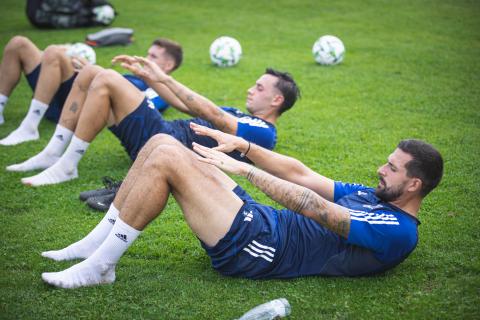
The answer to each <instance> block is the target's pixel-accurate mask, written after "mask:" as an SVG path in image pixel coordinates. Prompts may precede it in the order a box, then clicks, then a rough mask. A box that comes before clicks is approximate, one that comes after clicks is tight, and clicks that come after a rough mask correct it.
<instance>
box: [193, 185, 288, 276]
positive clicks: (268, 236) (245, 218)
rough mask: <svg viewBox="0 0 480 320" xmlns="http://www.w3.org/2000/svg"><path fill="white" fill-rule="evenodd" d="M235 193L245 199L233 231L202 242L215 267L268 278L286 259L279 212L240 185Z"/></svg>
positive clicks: (227, 271)
mask: <svg viewBox="0 0 480 320" xmlns="http://www.w3.org/2000/svg"><path fill="white" fill-rule="evenodd" d="M233 192H234V193H235V194H236V195H237V196H238V197H239V198H240V199H241V200H242V201H243V202H244V204H243V206H242V207H241V208H240V210H239V211H238V213H237V215H236V217H235V219H234V221H233V223H232V226H231V227H230V230H229V231H228V232H227V234H226V235H225V236H224V237H223V238H222V239H221V240H220V241H219V242H218V243H217V244H216V245H215V246H214V247H209V246H207V245H206V244H205V243H203V242H201V243H202V246H203V248H204V249H205V251H206V252H207V254H208V255H209V256H210V259H211V262H212V266H213V268H214V269H215V270H217V271H218V272H220V273H221V274H223V275H227V276H235V277H245V278H251V279H259V278H268V277H270V276H271V275H272V272H274V270H275V269H276V265H277V262H278V261H279V260H280V259H281V258H282V250H281V248H282V246H283V245H282V237H281V228H279V227H278V213H279V211H278V210H276V209H274V208H272V207H269V206H266V205H261V204H258V203H257V202H255V201H254V200H253V199H252V198H251V197H250V196H249V195H248V194H247V193H246V192H245V191H244V190H243V189H242V188H241V187H240V186H237V187H235V189H234V190H233Z"/></svg>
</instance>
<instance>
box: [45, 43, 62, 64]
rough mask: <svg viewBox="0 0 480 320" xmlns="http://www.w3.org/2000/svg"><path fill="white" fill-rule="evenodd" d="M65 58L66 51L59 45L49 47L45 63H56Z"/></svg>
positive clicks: (46, 51) (46, 50)
mask: <svg viewBox="0 0 480 320" xmlns="http://www.w3.org/2000/svg"><path fill="white" fill-rule="evenodd" d="M63 58H65V50H64V49H63V48H62V47H61V46H58V45H50V46H48V47H47V48H46V49H45V51H44V54H43V62H46V63H55V62H58V61H60V60H61V59H63Z"/></svg>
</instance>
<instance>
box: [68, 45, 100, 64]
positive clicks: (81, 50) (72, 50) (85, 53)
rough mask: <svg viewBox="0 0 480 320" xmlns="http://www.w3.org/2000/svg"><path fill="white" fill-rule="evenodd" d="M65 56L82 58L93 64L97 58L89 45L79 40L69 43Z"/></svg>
mask: <svg viewBox="0 0 480 320" xmlns="http://www.w3.org/2000/svg"><path fill="white" fill-rule="evenodd" d="M67 56H69V57H80V58H84V59H86V60H87V61H88V62H89V63H91V64H95V62H96V60H97V56H96V54H95V50H93V48H92V47H90V46H89V45H87V44H85V43H81V42H77V43H74V44H71V45H69V46H68V48H67Z"/></svg>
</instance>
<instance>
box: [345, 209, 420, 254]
mask: <svg viewBox="0 0 480 320" xmlns="http://www.w3.org/2000/svg"><path fill="white" fill-rule="evenodd" d="M348 211H349V213H350V233H349V234H348V239H347V242H348V243H350V244H354V245H357V246H360V247H363V248H367V249H370V250H372V251H373V252H374V253H375V256H376V257H377V259H379V260H380V261H382V262H385V263H388V262H393V261H396V260H398V259H400V258H401V257H403V256H405V255H406V254H408V253H409V252H410V251H412V250H413V249H414V248H415V246H416V243H417V227H416V224H415V223H414V222H413V221H409V220H408V219H402V218H401V217H399V216H398V215H397V214H394V213H393V212H388V211H374V212H372V211H361V210H353V209H349V210H348Z"/></svg>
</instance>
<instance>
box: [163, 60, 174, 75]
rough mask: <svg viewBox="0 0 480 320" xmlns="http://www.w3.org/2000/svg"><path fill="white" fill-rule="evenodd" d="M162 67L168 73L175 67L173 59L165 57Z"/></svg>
mask: <svg viewBox="0 0 480 320" xmlns="http://www.w3.org/2000/svg"><path fill="white" fill-rule="evenodd" d="M163 67H164V69H165V70H163V71H165V73H167V74H168V73H170V72H172V71H173V69H174V68H175V62H174V61H173V59H166V61H165V64H164V66H163Z"/></svg>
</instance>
